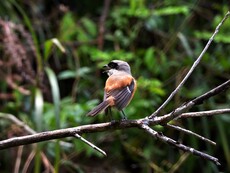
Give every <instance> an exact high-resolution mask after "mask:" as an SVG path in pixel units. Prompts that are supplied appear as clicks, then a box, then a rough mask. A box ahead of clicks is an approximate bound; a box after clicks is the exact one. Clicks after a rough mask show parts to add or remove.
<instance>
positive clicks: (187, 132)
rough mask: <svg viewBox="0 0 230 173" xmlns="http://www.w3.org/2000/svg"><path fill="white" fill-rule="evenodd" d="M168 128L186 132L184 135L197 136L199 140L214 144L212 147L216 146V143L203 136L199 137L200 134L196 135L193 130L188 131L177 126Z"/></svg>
mask: <svg viewBox="0 0 230 173" xmlns="http://www.w3.org/2000/svg"><path fill="white" fill-rule="evenodd" d="M166 127H169V128H171V129H175V130H178V131H181V132H184V133H186V134H189V135H192V136H195V137H197V138H199V139H201V140H203V141H205V142H208V143H210V144H212V145H216V143H215V142H213V141H212V140H210V139H207V138H205V137H203V136H201V135H199V134H197V133H195V132H192V131H191V130H187V129H184V128H182V127H179V126H175V125H172V124H167V125H166Z"/></svg>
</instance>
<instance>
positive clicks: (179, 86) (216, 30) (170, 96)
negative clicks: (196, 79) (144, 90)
mask: <svg viewBox="0 0 230 173" xmlns="http://www.w3.org/2000/svg"><path fill="white" fill-rule="evenodd" d="M229 15H230V11H228V12H227V13H226V15H225V16H224V18H223V19H222V21H221V22H220V23H219V25H218V26H217V27H216V29H215V31H214V33H213V35H212V36H211V38H210V39H209V40H208V43H207V44H206V46H205V47H204V49H203V50H202V52H201V54H200V55H199V57H198V58H197V59H196V61H195V62H194V63H193V65H192V67H191V68H190V70H189V71H188V73H187V74H186V76H185V77H184V79H183V80H182V81H181V83H180V84H179V85H178V86H177V87H176V89H175V90H174V91H173V92H172V93H171V94H170V95H169V97H168V98H167V99H166V100H165V102H164V103H163V104H162V105H161V106H160V107H159V108H158V109H157V110H156V111H155V112H154V113H153V114H152V115H150V116H149V118H153V117H155V116H157V115H158V114H159V113H160V111H161V110H162V109H163V108H164V107H165V106H166V105H167V104H168V103H169V102H170V100H171V99H172V98H173V97H174V95H175V94H176V93H177V92H178V91H179V90H180V89H181V88H182V86H183V85H184V83H185V82H186V80H187V79H188V78H189V76H190V75H191V74H192V72H193V71H194V69H195V68H196V67H197V65H198V64H199V62H200V60H201V59H202V57H203V55H204V54H205V52H206V51H207V49H208V48H209V46H210V44H211V43H212V41H213V39H214V37H215V36H216V34H217V33H218V32H219V29H220V27H221V26H222V25H223V23H224V21H225V20H226V19H227V18H228V17H229Z"/></svg>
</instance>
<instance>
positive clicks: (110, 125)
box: [0, 0, 230, 165]
mask: <svg viewBox="0 0 230 173" xmlns="http://www.w3.org/2000/svg"><path fill="white" fill-rule="evenodd" d="M106 2H110V0H105V3H106ZM105 14H106V13H105ZM229 15H230V12H228V13H227V14H226V15H225V17H224V19H223V20H222V21H221V23H220V24H219V25H218V26H217V28H216V30H215V33H214V34H213V36H212V37H211V38H210V39H209V42H208V43H207V45H206V47H205V48H204V50H203V51H202V53H201V54H200V56H199V57H198V59H197V60H196V61H195V62H194V64H193V66H192V67H191V69H190V71H189V72H188V74H187V75H186V77H185V78H184V79H183V80H182V82H181V83H180V84H179V86H178V87H177V88H176V89H175V90H174V91H173V92H172V94H171V95H170V96H169V98H168V99H167V100H166V101H165V102H164V103H163V104H162V105H161V106H160V107H159V109H158V110H157V111H156V112H154V113H153V114H152V115H150V116H148V117H145V118H142V119H138V120H124V121H115V122H107V123H100V124H92V125H82V126H79V127H73V128H66V129H59V130H54V131H47V132H41V133H35V134H32V135H27V136H22V137H14V138H10V139H6V140H2V141H0V150H2V149H5V148H10V147H16V146H20V145H27V144H32V143H37V142H42V141H47V140H52V139H59V138H64V137H78V138H80V136H79V135H81V134H83V133H95V132H102V131H108V130H118V129H126V128H140V129H143V130H145V132H147V133H149V134H150V135H152V136H154V137H155V138H157V139H159V140H160V141H162V142H165V143H167V144H169V145H172V146H174V147H176V148H178V149H180V150H183V151H185V152H189V153H192V154H194V155H197V156H200V157H202V158H204V159H207V160H210V161H212V162H214V163H215V164H216V165H220V163H219V162H218V159H217V158H215V157H213V156H210V155H208V154H206V153H203V152H200V151H198V150H196V149H194V148H191V147H188V146H185V145H183V144H180V143H178V142H177V141H175V140H173V139H171V138H169V137H166V136H164V135H163V134H161V133H158V132H156V131H154V130H153V129H151V128H150V127H149V126H154V125H157V124H163V125H164V124H167V123H168V122H169V121H171V120H173V119H177V118H178V117H180V116H181V115H182V114H183V113H184V112H186V111H187V110H189V109H190V108H192V107H193V106H195V105H198V104H201V103H203V102H204V101H205V100H207V99H209V98H210V97H213V96H215V95H217V94H219V93H221V92H223V91H225V90H227V89H228V88H229V87H230V80H228V81H226V82H225V83H223V84H221V85H219V86H217V87H216V88H214V89H212V90H210V91H208V92H207V93H205V94H203V95H201V96H199V97H197V98H195V99H193V100H191V101H189V102H188V103H185V104H184V105H182V106H180V107H178V108H177V109H175V110H174V111H173V112H171V113H169V114H166V115H164V116H160V117H159V116H158V117H156V116H155V115H158V113H159V112H160V111H161V110H162V109H163V108H164V106H166V104H167V103H168V102H169V101H170V100H171V98H172V97H173V96H174V95H175V93H176V92H177V91H178V90H179V89H180V88H181V87H182V85H183V84H184V82H185V81H186V79H187V78H188V77H189V76H190V74H191V73H192V71H193V70H194V69H195V67H196V66H197V65H198V63H199V61H200V59H201V57H202V56H203V54H204V53H205V51H206V50H207V48H208V46H209V45H210V43H211V42H212V40H213V38H214V36H215V34H216V33H217V32H218V30H219V28H220V26H221V25H222V24H223V22H224V20H226V19H227V17H228V16H229ZM213 113H215V111H214V112H213ZM0 115H1V114H0ZM206 115H207V114H206ZM209 115H210V112H209ZM23 127H24V128H25V125H23ZM27 130H28V129H27Z"/></svg>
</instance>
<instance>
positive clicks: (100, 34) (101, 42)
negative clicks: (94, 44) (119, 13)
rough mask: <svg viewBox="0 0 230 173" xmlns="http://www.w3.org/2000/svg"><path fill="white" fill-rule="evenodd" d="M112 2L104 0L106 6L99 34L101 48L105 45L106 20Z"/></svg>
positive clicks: (101, 18)
mask: <svg viewBox="0 0 230 173" xmlns="http://www.w3.org/2000/svg"><path fill="white" fill-rule="evenodd" d="M110 2H111V0H104V8H103V11H102V14H101V17H100V21H99V35H98V39H97V40H98V47H99V49H102V48H103V46H104V33H105V20H106V18H107V16H108V11H109V6H110Z"/></svg>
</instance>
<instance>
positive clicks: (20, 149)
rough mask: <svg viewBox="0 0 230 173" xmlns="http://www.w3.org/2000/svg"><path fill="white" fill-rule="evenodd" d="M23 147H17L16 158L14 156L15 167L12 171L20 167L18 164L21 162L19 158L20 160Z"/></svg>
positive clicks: (16, 172)
mask: <svg viewBox="0 0 230 173" xmlns="http://www.w3.org/2000/svg"><path fill="white" fill-rule="evenodd" d="M23 147H24V146H19V147H18V152H17V158H16V163H15V167H14V173H18V172H19V168H20V164H21V160H22V152H23Z"/></svg>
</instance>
